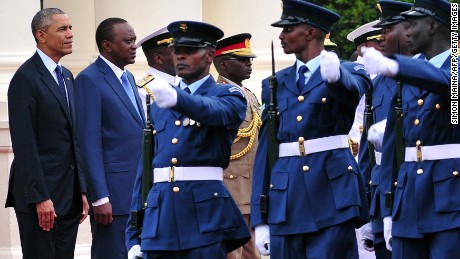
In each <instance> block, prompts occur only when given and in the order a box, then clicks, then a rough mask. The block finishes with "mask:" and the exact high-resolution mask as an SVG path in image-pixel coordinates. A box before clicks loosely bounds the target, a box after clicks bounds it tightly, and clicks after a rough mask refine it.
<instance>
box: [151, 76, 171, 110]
mask: <svg viewBox="0 0 460 259" xmlns="http://www.w3.org/2000/svg"><path fill="white" fill-rule="evenodd" d="M151 89H152V92H153V95H154V96H155V102H156V103H157V105H158V107H160V108H169V107H173V106H175V105H176V104H177V92H176V90H174V88H173V87H172V86H171V85H170V84H169V83H168V82H167V81H165V80H163V79H161V78H159V77H157V78H155V80H153V82H152V86H151Z"/></svg>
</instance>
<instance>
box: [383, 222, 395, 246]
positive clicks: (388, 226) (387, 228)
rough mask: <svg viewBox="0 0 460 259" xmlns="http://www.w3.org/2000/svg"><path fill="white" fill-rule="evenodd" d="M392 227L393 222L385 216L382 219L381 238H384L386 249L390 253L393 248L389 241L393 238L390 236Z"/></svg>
mask: <svg viewBox="0 0 460 259" xmlns="http://www.w3.org/2000/svg"><path fill="white" fill-rule="evenodd" d="M392 226H393V220H392V219H391V216H386V217H384V218H383V237H384V238H385V244H386V246H387V249H388V250H389V251H391V250H392V249H393V248H392V247H391V239H392V238H393V236H392V235H391V228H392Z"/></svg>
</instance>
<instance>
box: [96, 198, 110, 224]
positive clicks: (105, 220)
mask: <svg viewBox="0 0 460 259" xmlns="http://www.w3.org/2000/svg"><path fill="white" fill-rule="evenodd" d="M93 209H94V221H95V222H96V223H99V224H103V225H107V224H110V223H112V220H113V218H112V204H111V203H110V202H107V203H104V204H102V205H99V206H93Z"/></svg>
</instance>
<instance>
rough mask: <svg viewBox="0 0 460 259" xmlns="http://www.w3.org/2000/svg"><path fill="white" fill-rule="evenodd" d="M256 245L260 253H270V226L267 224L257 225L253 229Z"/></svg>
mask: <svg viewBox="0 0 460 259" xmlns="http://www.w3.org/2000/svg"><path fill="white" fill-rule="evenodd" d="M254 232H255V236H256V246H257V249H259V252H260V253H261V254H262V255H270V228H269V226H268V225H262V224H260V225H257V226H256V227H255V229H254Z"/></svg>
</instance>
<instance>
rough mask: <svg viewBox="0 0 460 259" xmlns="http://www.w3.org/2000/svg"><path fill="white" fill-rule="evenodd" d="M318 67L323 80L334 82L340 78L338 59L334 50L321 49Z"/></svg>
mask: <svg viewBox="0 0 460 259" xmlns="http://www.w3.org/2000/svg"><path fill="white" fill-rule="evenodd" d="M319 67H320V70H321V77H322V78H323V80H324V81H326V82H328V83H335V82H337V81H338V80H339V79H340V60H339V57H338V56H337V54H335V53H334V52H332V51H325V50H323V51H321V54H320V59H319Z"/></svg>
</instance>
